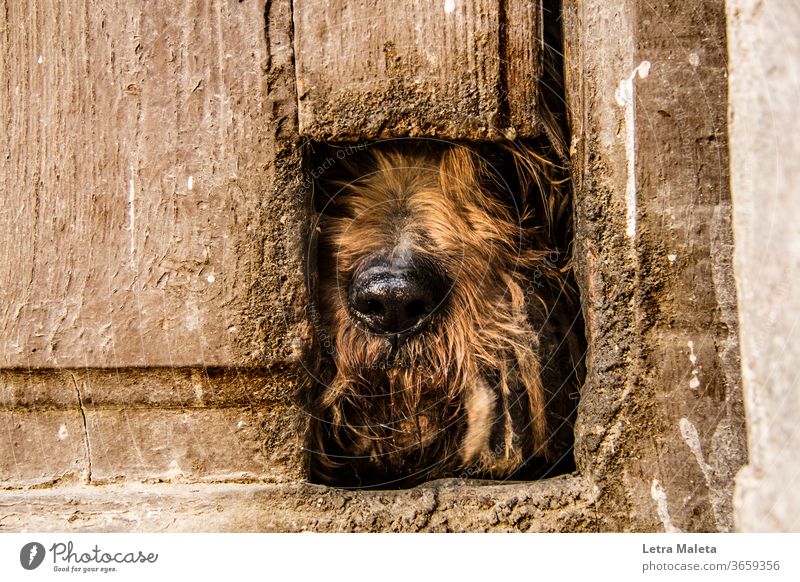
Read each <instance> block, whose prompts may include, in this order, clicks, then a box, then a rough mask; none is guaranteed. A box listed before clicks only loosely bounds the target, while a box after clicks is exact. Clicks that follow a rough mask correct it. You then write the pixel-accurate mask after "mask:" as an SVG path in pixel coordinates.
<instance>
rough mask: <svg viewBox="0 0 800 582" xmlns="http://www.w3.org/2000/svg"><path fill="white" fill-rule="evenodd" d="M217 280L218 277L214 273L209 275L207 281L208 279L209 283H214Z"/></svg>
mask: <svg viewBox="0 0 800 582" xmlns="http://www.w3.org/2000/svg"><path fill="white" fill-rule="evenodd" d="M216 280H217V278H216V277H215V276H214V275H209V276H208V277H206V281H208V282H209V283H213V282H214V281H216Z"/></svg>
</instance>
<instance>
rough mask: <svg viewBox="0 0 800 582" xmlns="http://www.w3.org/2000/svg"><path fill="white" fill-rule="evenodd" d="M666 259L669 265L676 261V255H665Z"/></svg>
mask: <svg viewBox="0 0 800 582" xmlns="http://www.w3.org/2000/svg"><path fill="white" fill-rule="evenodd" d="M667 259H669V262H670V263H674V262H675V261H676V260H678V255H667Z"/></svg>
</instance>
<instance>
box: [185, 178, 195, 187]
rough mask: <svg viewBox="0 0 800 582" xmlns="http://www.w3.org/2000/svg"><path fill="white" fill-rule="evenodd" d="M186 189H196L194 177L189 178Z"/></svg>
mask: <svg viewBox="0 0 800 582" xmlns="http://www.w3.org/2000/svg"><path fill="white" fill-rule="evenodd" d="M186 187H187V188H188V189H189V190H191V189H192V188H194V176H189V179H188V180H186Z"/></svg>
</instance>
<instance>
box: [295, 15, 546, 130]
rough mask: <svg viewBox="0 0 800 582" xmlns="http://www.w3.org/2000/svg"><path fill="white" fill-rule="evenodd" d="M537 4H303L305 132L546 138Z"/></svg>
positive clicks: (300, 81)
mask: <svg viewBox="0 0 800 582" xmlns="http://www.w3.org/2000/svg"><path fill="white" fill-rule="evenodd" d="M540 15H541V11H540V8H539V2H538V1H534V2H531V1H523V0H453V1H449V2H432V1H430V0H405V1H403V0H386V1H383V0H382V1H376V0H358V1H342V0H334V1H328V0H296V1H295V3H294V21H295V52H296V55H297V91H298V98H299V122H300V132H301V134H303V135H306V136H309V137H311V138H314V139H320V140H361V139H376V138H382V137H392V136H417V135H437V136H439V137H446V138H464V139H485V138H496V137H499V136H501V135H504V134H510V135H517V136H523V135H538V134H539V133H540V130H539V127H538V125H537V123H538V121H537V116H536V113H535V112H536V104H537V98H536V96H537V90H538V89H537V80H538V79H539V78H540V71H541V65H540V62H541V51H540V43H539V39H540V38H541V36H540V35H541V31H540V28H541V26H540Z"/></svg>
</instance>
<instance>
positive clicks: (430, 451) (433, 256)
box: [307, 140, 582, 486]
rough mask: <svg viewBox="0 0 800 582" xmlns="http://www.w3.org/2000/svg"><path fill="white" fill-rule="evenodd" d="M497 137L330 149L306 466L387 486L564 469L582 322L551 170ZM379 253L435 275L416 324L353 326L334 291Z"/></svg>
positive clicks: (342, 292)
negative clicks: (480, 145)
mask: <svg viewBox="0 0 800 582" xmlns="http://www.w3.org/2000/svg"><path fill="white" fill-rule="evenodd" d="M496 150H497V148H495V152H492V153H487V152H483V151H478V150H476V149H474V148H472V147H468V146H466V145H462V144H443V143H437V142H433V141H422V140H410V141H404V142H393V143H384V144H376V145H374V146H372V147H371V148H370V149H369V151H367V152H366V153H361V154H359V155H350V154H348V155H347V156H338V157H340V158H344V160H343V161H342V163H340V164H338V165H337V167H336V168H335V169H334V170H332V171H331V172H329V173H328V174H327V175H326V176H325V177H324V178H323V179H322V180H320V181H319V182H318V187H319V191H318V193H317V205H318V211H319V217H318V225H317V226H318V228H317V236H318V241H317V243H318V257H317V263H318V280H317V282H316V287H317V297H318V299H317V301H316V305H315V306H314V309H313V318H312V319H314V323H315V326H316V330H317V334H316V335H317V340H318V341H319V345H318V350H317V351H318V353H319V354H320V357H319V358H318V360H317V361H315V362H314V364H313V370H312V371H313V372H314V375H315V382H314V388H313V389H312V390H311V391H310V393H309V400H308V407H309V409H310V411H311V414H312V419H313V420H312V429H311V433H310V435H309V439H308V443H307V449H308V451H309V462H310V471H311V477H312V479H313V480H315V481H319V482H325V483H332V484H338V485H345V486H392V485H398V486H400V485H410V484H414V483H417V482H420V481H422V480H425V479H431V478H436V477H442V476H457V475H462V476H483V477H491V478H509V477H516V476H530V475H534V476H535V475H541V474H544V473H545V472H546V471H547V470H548V469H550V468H552V467H553V466H556V465H560V466H561V467H562V468H567V469H568V468H569V463H570V461H571V455H570V454H569V447H570V445H571V425H572V418H573V415H574V407H575V406H574V405H575V401H574V400H572V399H571V398H574V393H575V392H576V391H577V385H578V384H579V382H580V381H581V375H582V372H581V357H582V353H581V333H582V329H581V328H582V323H581V321H580V316H579V308H578V305H577V301H576V293H575V290H574V288H573V286H572V284H571V282H570V281H571V278H570V275H569V261H568V255H569V249H568V240H569V236H570V234H571V232H570V231H571V207H570V200H569V195H568V183H567V181H566V172H565V169H564V168H563V167H562V166H561V165H560V164H559V163H558V162H557V161H553V160H558V155H557V154H556V152H555V151H554V150H552V149H551V148H550V147H549V146H547V145H543V144H538V146H537V149H536V150H534V149H533V147H526V146H525V145H522V144H518V143H511V144H508V145H506V146H503V147H501V148H500V153H496ZM334 157H337V156H334ZM393 253H407V254H410V255H413V256H415V257H418V258H419V259H420V260H421V261H424V262H425V263H426V264H427V265H429V266H430V267H431V268H433V269H436V270H437V272H439V273H441V275H442V277H443V279H444V280H446V281H447V283H448V292H447V294H446V298H445V300H444V301H443V302H442V304H441V305H440V306H439V308H438V309H437V310H436V311H435V312H434V313H433V315H432V317H431V321H430V324H429V325H428V327H427V328H426V329H425V330H424V331H422V332H421V333H419V334H418V335H415V336H412V337H411V338H409V339H408V340H407V341H405V342H400V343H398V342H396V341H395V342H392V341H391V340H390V339H388V338H387V337H385V336H380V335H374V334H371V333H369V332H368V331H365V330H364V329H362V327H361V326H359V325H357V324H356V323H355V322H354V321H353V319H352V316H351V314H350V312H349V310H348V303H347V297H348V289H349V286H350V283H351V281H352V280H353V277H354V276H355V274H356V273H358V272H359V269H360V268H361V267H362V266H363V265H364V264H365V262H366V261H368V260H369V259H370V258H371V257H375V256H390V257H391V256H392V254H393Z"/></svg>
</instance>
